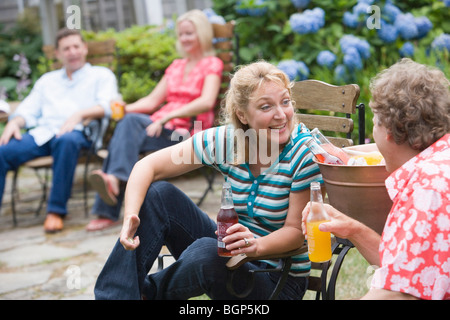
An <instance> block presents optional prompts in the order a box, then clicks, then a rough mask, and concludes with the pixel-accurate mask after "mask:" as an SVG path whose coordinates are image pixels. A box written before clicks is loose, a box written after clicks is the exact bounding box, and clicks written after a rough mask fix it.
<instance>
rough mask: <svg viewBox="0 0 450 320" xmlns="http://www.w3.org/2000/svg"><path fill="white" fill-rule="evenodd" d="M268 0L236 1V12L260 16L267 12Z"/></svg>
mask: <svg viewBox="0 0 450 320" xmlns="http://www.w3.org/2000/svg"><path fill="white" fill-rule="evenodd" d="M265 2H266V0H255V1H253V3H252V4H250V3H249V2H248V0H240V1H238V2H237V3H236V12H237V13H238V14H240V15H243V16H252V17H260V16H263V15H264V14H266V12H267V10H268V9H267V6H266V4H265Z"/></svg>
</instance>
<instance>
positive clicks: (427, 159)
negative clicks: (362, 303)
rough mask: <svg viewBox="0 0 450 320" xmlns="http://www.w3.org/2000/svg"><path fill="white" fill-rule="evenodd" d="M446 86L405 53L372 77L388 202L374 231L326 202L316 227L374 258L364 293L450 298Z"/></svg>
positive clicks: (439, 76) (432, 71)
mask: <svg viewBox="0 0 450 320" xmlns="http://www.w3.org/2000/svg"><path fill="white" fill-rule="evenodd" d="M449 86H450V82H449V80H448V79H446V78H445V76H444V74H443V73H442V72H441V71H439V70H435V69H432V68H429V67H427V66H424V65H420V64H418V63H415V62H413V61H411V60H409V59H403V60H402V61H400V62H398V63H396V64H395V65H393V66H392V67H390V68H389V69H387V70H384V71H383V72H381V73H380V74H379V75H378V76H377V77H375V79H374V80H373V81H372V84H371V92H372V101H371V102H370V107H371V109H372V110H373V113H374V118H373V121H374V128H373V137H374V140H375V142H376V144H377V146H378V149H379V150H380V152H381V153H382V154H383V156H384V158H385V161H386V169H387V171H388V172H391V175H390V176H389V177H388V179H386V188H387V190H388V193H389V196H390V197H391V199H392V201H393V206H392V208H391V211H390V213H389V216H388V217H387V221H386V224H385V227H384V230H383V234H382V236H381V237H380V235H379V234H377V233H376V232H375V231H373V230H371V229H370V228H368V227H367V226H365V225H363V224H362V223H360V222H358V221H356V220H353V219H351V218H349V217H347V216H346V215H344V214H343V213H341V212H339V211H338V210H336V209H334V208H333V207H331V206H326V208H327V212H328V213H329V215H330V217H331V222H329V223H324V224H322V225H321V227H320V229H321V230H322V231H329V232H332V233H333V234H335V235H336V236H338V237H340V238H346V239H349V240H350V241H351V242H352V243H353V244H354V245H355V246H356V248H357V249H358V250H359V251H360V252H361V254H362V255H363V256H364V257H365V258H366V259H367V261H368V262H369V263H370V264H372V265H376V266H380V267H379V268H378V269H377V270H376V271H375V274H374V277H373V281H372V287H371V289H370V290H369V292H368V293H367V294H366V295H365V296H364V297H363V298H364V299H437V300H442V299H450V254H449V252H450V134H449V132H450V92H449ZM308 212H309V206H307V207H306V208H305V210H304V211H303V219H305V218H306V216H307V214H308Z"/></svg>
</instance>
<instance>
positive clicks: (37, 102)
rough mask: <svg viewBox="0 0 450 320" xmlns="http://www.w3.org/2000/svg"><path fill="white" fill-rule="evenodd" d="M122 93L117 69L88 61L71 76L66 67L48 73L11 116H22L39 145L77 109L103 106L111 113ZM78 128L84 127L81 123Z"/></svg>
mask: <svg viewBox="0 0 450 320" xmlns="http://www.w3.org/2000/svg"><path fill="white" fill-rule="evenodd" d="M117 95H118V90H117V80H116V77H115V76H114V73H113V72H112V71H111V70H109V69H108V68H105V67H99V66H92V65H91V64H89V63H86V64H85V65H84V66H83V67H82V68H81V69H79V70H77V71H75V72H74V73H73V74H72V79H69V77H68V76H67V73H66V70H65V68H62V69H59V70H55V71H51V72H48V73H46V74H44V75H43V76H42V77H41V78H40V79H39V80H38V81H37V82H36V84H35V85H34V87H33V89H32V91H31V92H30V94H29V95H28V96H27V97H26V98H25V99H24V100H23V102H22V103H21V104H20V105H19V106H18V108H17V110H16V112H15V113H14V114H13V115H11V116H10V119H12V118H14V117H17V116H21V117H23V118H24V119H25V123H26V128H32V129H31V130H30V131H29V133H30V135H31V136H33V138H34V140H35V142H36V144H37V145H39V146H41V145H43V144H45V143H47V142H48V141H49V140H50V139H51V138H53V137H54V136H55V135H56V134H57V133H58V132H59V129H60V128H61V126H62V125H63V124H64V123H65V121H66V120H67V119H68V118H69V117H70V116H71V115H73V114H74V113H75V112H77V111H79V110H83V109H88V108H91V107H94V106H97V105H99V106H101V107H103V109H104V110H105V116H109V115H110V113H111V111H110V101H111V99H113V98H116V97H117ZM75 130H83V125H82V124H81V123H80V124H78V125H77V126H76V127H75Z"/></svg>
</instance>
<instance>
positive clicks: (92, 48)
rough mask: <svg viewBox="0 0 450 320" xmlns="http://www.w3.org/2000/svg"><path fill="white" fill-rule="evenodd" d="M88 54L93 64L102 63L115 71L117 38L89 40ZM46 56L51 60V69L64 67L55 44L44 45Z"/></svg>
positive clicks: (87, 59) (88, 60)
mask: <svg viewBox="0 0 450 320" xmlns="http://www.w3.org/2000/svg"><path fill="white" fill-rule="evenodd" d="M87 46H88V55H87V57H86V61H87V62H89V63H90V64H92V65H102V66H105V67H108V68H110V69H111V70H112V71H114V59H115V57H116V40H114V39H109V40H105V41H88V42H87ZM42 51H43V52H44V54H45V57H46V58H47V59H48V60H50V61H51V65H50V69H51V70H56V69H59V68H61V67H62V65H61V62H60V61H59V60H58V59H57V57H56V52H55V46H54V45H45V46H43V47H42Z"/></svg>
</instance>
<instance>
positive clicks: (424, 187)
mask: <svg viewBox="0 0 450 320" xmlns="http://www.w3.org/2000/svg"><path fill="white" fill-rule="evenodd" d="M386 187H387V190H388V193H389V196H390V197H391V199H392V201H393V206H392V209H391V212H390V213H389V216H388V218H387V221H386V225H385V227H384V230H383V234H382V237H381V242H380V248H379V251H380V261H381V268H379V269H377V270H376V271H375V274H374V278H373V281H372V286H373V287H375V288H382V289H386V290H390V291H397V292H403V293H408V294H410V295H413V296H415V297H417V298H421V299H433V300H434V299H437V300H441V299H450V254H449V252H450V134H446V135H445V136H444V137H442V138H441V139H440V140H438V141H437V142H435V143H434V144H433V145H431V146H430V147H428V148H427V149H425V150H424V151H422V152H421V153H420V154H418V155H417V156H416V157H414V158H412V159H410V160H409V161H408V162H406V163H405V164H404V165H403V166H402V167H400V168H399V169H397V170H396V171H395V172H393V173H392V174H391V175H390V176H389V177H388V179H386Z"/></svg>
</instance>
